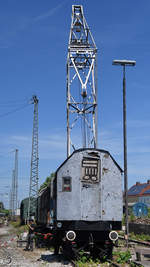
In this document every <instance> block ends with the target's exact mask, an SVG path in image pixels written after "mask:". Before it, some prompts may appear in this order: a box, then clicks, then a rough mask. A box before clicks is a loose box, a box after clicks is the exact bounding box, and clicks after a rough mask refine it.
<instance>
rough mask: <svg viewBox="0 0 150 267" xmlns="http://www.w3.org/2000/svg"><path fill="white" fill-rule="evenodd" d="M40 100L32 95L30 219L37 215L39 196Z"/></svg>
mask: <svg viewBox="0 0 150 267" xmlns="http://www.w3.org/2000/svg"><path fill="white" fill-rule="evenodd" d="M38 102H39V100H38V99H37V97H36V96H33V97H32V104H34V119H33V133H32V155H31V170H30V188H29V205H28V219H29V218H30V217H31V216H35V213H36V203H37V198H38V180H39V179H38V178H39V177H38V162H39V156H38Z"/></svg>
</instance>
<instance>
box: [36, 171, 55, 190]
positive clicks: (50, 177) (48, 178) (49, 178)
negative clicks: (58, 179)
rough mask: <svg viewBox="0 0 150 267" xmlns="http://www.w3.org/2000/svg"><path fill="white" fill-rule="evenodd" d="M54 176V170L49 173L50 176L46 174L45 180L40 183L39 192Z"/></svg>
mask: <svg viewBox="0 0 150 267" xmlns="http://www.w3.org/2000/svg"><path fill="white" fill-rule="evenodd" d="M54 177H55V173H54V172H52V173H51V174H50V176H47V177H46V180H45V182H44V183H43V184H41V186H40V189H39V192H40V191H41V190H42V189H44V188H46V187H47V186H48V185H49V184H50V181H51V179H52V178H54Z"/></svg>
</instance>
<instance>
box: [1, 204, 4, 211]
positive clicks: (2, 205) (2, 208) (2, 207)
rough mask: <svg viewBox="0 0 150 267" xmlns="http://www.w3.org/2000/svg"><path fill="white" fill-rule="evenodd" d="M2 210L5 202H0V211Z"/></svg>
mask: <svg viewBox="0 0 150 267" xmlns="http://www.w3.org/2000/svg"><path fill="white" fill-rule="evenodd" d="M1 210H4V204H3V202H0V211H1Z"/></svg>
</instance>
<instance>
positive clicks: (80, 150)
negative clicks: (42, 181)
mask: <svg viewBox="0 0 150 267" xmlns="http://www.w3.org/2000/svg"><path fill="white" fill-rule="evenodd" d="M85 150H90V151H98V152H102V153H107V154H108V155H109V156H110V157H111V158H112V160H113V162H114V163H115V165H116V166H117V167H118V169H119V170H120V172H121V173H122V172H123V170H122V169H121V167H120V166H119V164H118V163H117V162H116V161H115V159H114V158H113V157H112V155H111V154H110V153H109V151H107V150H104V149H97V148H80V149H77V150H75V151H73V153H72V154H71V155H70V156H69V157H68V158H66V160H65V161H64V162H63V163H62V164H61V165H60V166H59V167H58V169H57V170H56V173H57V172H58V171H59V169H60V168H61V167H62V166H63V165H64V164H65V163H66V161H67V160H68V159H69V158H71V157H72V156H73V154H75V153H77V152H82V151H85Z"/></svg>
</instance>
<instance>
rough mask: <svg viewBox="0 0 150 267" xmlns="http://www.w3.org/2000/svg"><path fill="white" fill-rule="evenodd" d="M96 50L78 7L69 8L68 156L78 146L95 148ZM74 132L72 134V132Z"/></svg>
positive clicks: (80, 9) (80, 8) (81, 10)
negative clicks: (70, 14)
mask: <svg viewBox="0 0 150 267" xmlns="http://www.w3.org/2000/svg"><path fill="white" fill-rule="evenodd" d="M96 56H97V48H96V45H95V42H94V39H93V37H92V34H91V32H90V29H89V27H88V25H87V22H86V20H85V17H84V14H83V7H82V6H81V5H73V6H72V22H71V29H70V36H69V45H68V57H67V156H69V155H70V154H71V148H73V149H74V150H75V149H76V148H77V146H76V144H79V143H80V139H78V133H77V131H76V130H78V132H79V129H78V127H81V134H80V135H81V136H82V144H81V146H83V147H84V148H85V147H86V148H88V147H94V148H96V147H97V78H96V69H97V66H96ZM73 130H74V131H73Z"/></svg>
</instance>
